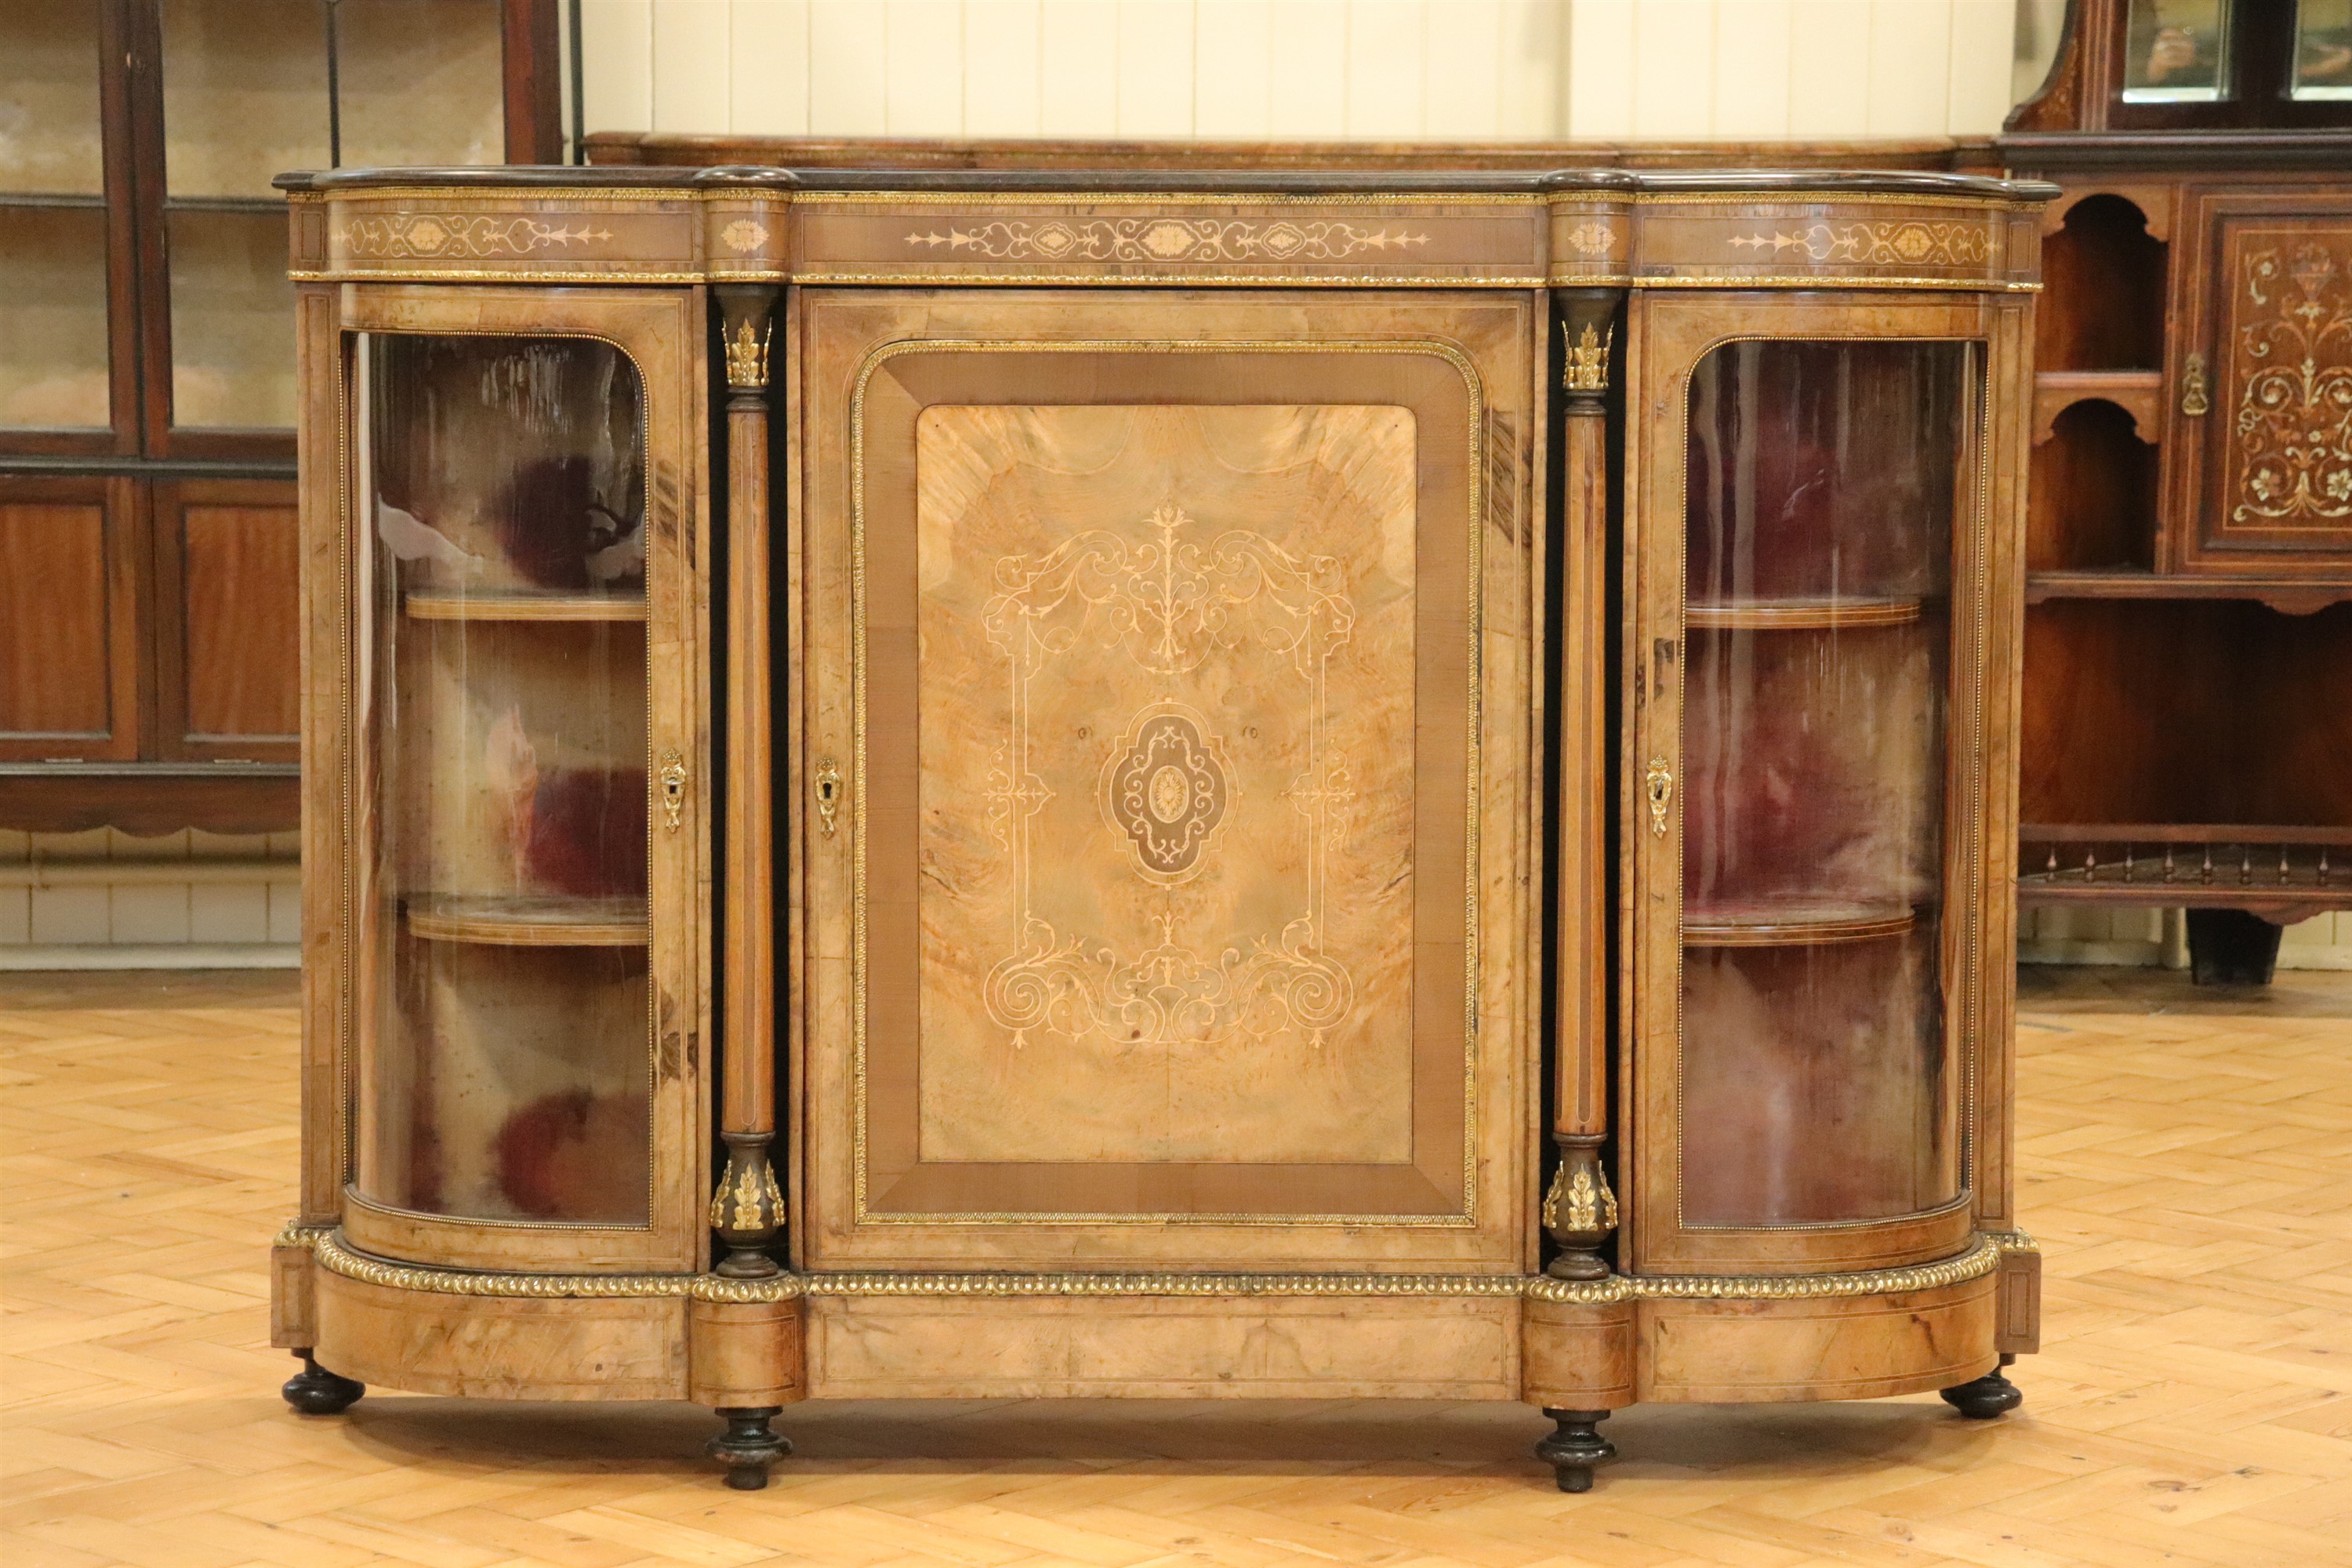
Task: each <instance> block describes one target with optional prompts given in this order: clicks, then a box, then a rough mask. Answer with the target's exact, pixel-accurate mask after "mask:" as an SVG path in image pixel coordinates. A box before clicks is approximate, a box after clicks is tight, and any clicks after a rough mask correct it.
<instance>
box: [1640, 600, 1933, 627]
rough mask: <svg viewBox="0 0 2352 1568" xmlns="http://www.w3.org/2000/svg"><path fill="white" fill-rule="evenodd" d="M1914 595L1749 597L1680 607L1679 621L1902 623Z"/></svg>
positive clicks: (1912, 610)
mask: <svg viewBox="0 0 2352 1568" xmlns="http://www.w3.org/2000/svg"><path fill="white" fill-rule="evenodd" d="M1921 604H1922V601H1921V600H1918V599H1748V600H1739V601H1736V602H1728V603H1724V602H1711V603H1710V602H1696V603H1692V604H1688V605H1684V606H1683V624H1684V625H1685V626H1691V627H1695V628H1697V629H1699V630H1704V631H1757V632H1812V631H1843V630H1848V629H1853V628H1858V627H1864V626H1909V625H1911V624H1912V623H1913V622H1914V621H1916V620H1917V619H1918V618H1919V609H1920V605H1921Z"/></svg>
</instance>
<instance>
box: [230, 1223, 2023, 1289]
mask: <svg viewBox="0 0 2352 1568" xmlns="http://www.w3.org/2000/svg"><path fill="white" fill-rule="evenodd" d="M277 1245H278V1246H279V1247H307V1248H309V1249H310V1254H311V1256H312V1257H314V1258H317V1259H318V1261H319V1265H320V1268H324V1269H326V1270H327V1271H328V1272H329V1273H330V1274H337V1275H341V1277H342V1278H344V1279H356V1280H358V1281H359V1282H360V1283H362V1284H363V1285H380V1286H383V1287H384V1288H386V1289H394V1290H418V1291H423V1292H425V1293H427V1294H431V1295H440V1296H499V1297H523V1298H530V1299H535V1300H563V1299H567V1298H570V1299H578V1298H598V1299H607V1300H609V1299H614V1298H627V1297H676V1298H683V1299H685V1300H695V1301H723V1302H730V1303H743V1302H758V1301H788V1300H794V1299H796V1298H799V1297H803V1296H868V1297H870V1296H992V1297H997V1296H1190V1297H1211V1296H1319V1297H1395V1296H1452V1297H1485V1298H1494V1297H1509V1296H1523V1297H1526V1298H1527V1299H1528V1300H1535V1301H1549V1302H1555V1303H1566V1304H1570V1305H1575V1306H1607V1305H1610V1304H1612V1303H1614V1302H1618V1301H1631V1300H1677V1301H1690V1300H1725V1301H1798V1300H1825V1299H1833V1298H1838V1297H1852V1296H1887V1295H1896V1294H1900V1293H1902V1292H1905V1291H1910V1290H1933V1289H1940V1288H1941V1287H1944V1286H1947V1285H1958V1284H1963V1283H1965V1282H1967V1281H1968V1280H1970V1279H1982V1278H1984V1277H1985V1276H1986V1275H1988V1274H1990V1273H1992V1272H1993V1271H1994V1270H1996V1269H1998V1268H2000V1261H2001V1259H2002V1258H2004V1257H2006V1256H2008V1255H2009V1254H2011V1253H2022V1252H2038V1251H2040V1250H2041V1248H2040V1247H2037V1246H2036V1245H2035V1243H2034V1240H2033V1238H2032V1237H2030V1236H2028V1235H2026V1234H2025V1233H2024V1232H2023V1231H1988V1232H1986V1233H1984V1234H1983V1235H1981V1236H1979V1237H1978V1238H1977V1241H1976V1244H1975V1245H1974V1246H1973V1247H1969V1250H1968V1251H1966V1252H1963V1253H1961V1254H1960V1255H1959V1256H1958V1257H1957V1258H1946V1259H1944V1260H1943V1261H1941V1262H1939V1263H1920V1264H1913V1265H1910V1266H1907V1267H1906V1268H1873V1269H1867V1270H1864V1271H1862V1272H1859V1273H1851V1274H1763V1275H1748V1274H1721V1275H1712V1274H1657V1275H1644V1276H1638V1277H1632V1276H1627V1275H1622V1274H1612V1275H1611V1276H1610V1277H1609V1278H1607V1279H1589V1280H1588V1279H1549V1278H1548V1277H1545V1276H1542V1275H1520V1274H1165V1273H1160V1274H1141V1273H1139V1274H920V1273H908V1274H880V1273H844V1274H780V1275H778V1276H776V1277H775V1278H774V1279H726V1278H723V1277H721V1276H719V1275H717V1274H477V1273H470V1272H467V1271H466V1270H463V1269H455V1268H419V1267H416V1266H414V1265H410V1264H401V1263H390V1262H386V1261H384V1260H383V1259H382V1258H370V1257H367V1256H366V1255H364V1254H362V1253H357V1252H353V1251H352V1250H351V1249H350V1248H348V1247H344V1246H343V1245H342V1243H341V1240H340V1239H338V1237H337V1235H336V1233H335V1232H334V1231H333V1230H331V1229H326V1228H323V1227H320V1226H300V1225H289V1226H287V1227H286V1228H285V1229H284V1230H282V1231H280V1232H278V1239H277Z"/></svg>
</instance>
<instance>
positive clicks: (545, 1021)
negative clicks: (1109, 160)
mask: <svg viewBox="0 0 2352 1568" xmlns="http://www.w3.org/2000/svg"><path fill="white" fill-rule="evenodd" d="M641 150H642V148H641ZM786 151H787V150H785V149H778V150H777V155H778V157H779V159H780V160H781V159H782V157H783V156H784V155H785V152H786ZM878 155H879V154H878V153H877V156H878ZM285 183H286V184H287V185H288V186H289V189H290V191H291V194H292V223H293V247H294V249H293V254H294V258H295V265H294V271H295V277H296V279H297V284H298V287H299V288H300V289H302V290H303V292H302V295H301V300H302V303H301V305H300V310H301V311H302V316H301V321H302V344H303V348H302V359H301V363H300V375H299V382H298V386H297V397H298V403H299V407H300V409H301V419H302V433H303V440H304V442H305V444H306V445H305V451H306V453H307V454H308V455H309V456H310V459H311V461H310V464H309V466H308V467H307V468H306V470H305V474H306V487H307V488H306V490H305V494H304V502H303V505H304V529H305V533H304V539H305V545H304V558H305V560H306V562H307V563H309V567H308V575H307V579H306V581H307V584H308V590H309V592H308V601H307V602H308V606H309V616H310V627H311V637H312V643H311V647H312V649H313V655H314V657H313V659H312V663H311V669H312V677H311V686H310V690H309V692H308V693H307V695H306V700H307V709H306V712H307V723H308V725H309V736H310V752H309V753H308V754H309V757H310V766H309V768H308V769H307V770H306V776H305V788H306V790H307V791H309V795H308V800H309V810H308V812H307V813H306V828H307V832H308V838H307V841H306V869H307V871H308V873H309V881H308V887H307V891H306V897H307V898H308V900H310V902H309V916H310V918H309V925H310V964H309V966H308V969H307V972H306V981H307V985H308V991H307V998H308V1000H307V1006H308V1025H307V1036H306V1038H307V1057H306V1060H307V1062H308V1064H309V1066H308V1069H307V1070H308V1072H309V1074H310V1077H309V1079H308V1086H309V1091H308V1093H307V1095H306V1100H305V1138H304V1150H305V1156H304V1186H303V1207H302V1213H301V1214H300V1215H299V1216H298V1218H297V1220H296V1222H295V1223H294V1224H293V1225H292V1226H289V1228H288V1230H287V1231H286V1232H285V1234H284V1235H283V1236H282V1237H280V1240H279V1244H278V1247H277V1249H276V1253H275V1265H276V1271H277V1279H276V1286H277V1288H276V1292H275V1308H274V1319H273V1329H274V1335H275V1339H276V1342H278V1344H280V1345H282V1346H285V1347H286V1348H288V1349H290V1350H292V1351H294V1352H296V1353H297V1354H298V1355H299V1356H300V1357H301V1358H302V1359H303V1362H304V1370H303V1371H302V1372H301V1373H300V1374H299V1375H298V1376H297V1377H296V1378H295V1379H294V1381H293V1382H292V1383H290V1384H289V1385H288V1389H287V1394H288V1397H289V1400H290V1401H291V1402H293V1403H294V1404H295V1405H297V1407H298V1408H300V1409H303V1410H307V1411H311V1412H319V1413H329V1412H332V1411H335V1410H339V1409H341V1408H343V1407H344V1406H346V1405H349V1404H350V1403H351V1402H352V1400H353V1399H356V1398H358V1397H359V1396H360V1395H361V1394H362V1384H364V1383H367V1382H381V1383H388V1384H394V1385H395V1386H398V1387H402V1388H406V1389H413V1390H419V1391H425V1392H434V1393H445V1394H475V1395H493V1396H499V1397H514V1398H566V1399H623V1398H626V1399H679V1398H685V1399H692V1400H697V1401H699V1402H700V1403H702V1404H705V1405H710V1406H712V1407H714V1408H716V1409H717V1410H718V1411H719V1413H720V1414H721V1415H725V1416H726V1417H727V1419H728V1423H729V1425H728V1427H727V1430H726V1431H725V1433H724V1434H723V1435H722V1436H719V1437H718V1438H716V1439H714V1441H713V1445H712V1451H713V1452H714V1454H716V1455H717V1456H718V1457H719V1458H721V1459H723V1460H724V1461H726V1463H727V1464H728V1465H729V1467H730V1480H731V1481H732V1482H733V1483H734V1484H737V1485H741V1486H757V1485H761V1484H763V1483H764V1479H765V1477H766V1471H767V1466H768V1465H769V1463H770V1462H771V1461H772V1460H773V1459H775V1458H779V1457H780V1456H781V1455H782V1453H783V1452H784V1451H785V1450H786V1445H785V1444H784V1443H783V1441H782V1438H780V1437H779V1436H776V1435H775V1434H774V1432H773V1431H772V1429H771V1426H770V1423H771V1422H772V1419H773V1418H774V1417H775V1416H776V1415H778V1414H779V1413H780V1411H781V1410H782V1408H783V1407H784V1406H786V1405H790V1404H792V1403H793V1402H794V1401H796V1400H800V1399H804V1398H809V1397H813V1396H835V1397H887V1396H905V1397H968V1396H969V1397H1051V1396H1067V1397H1087V1396H1121V1397H1196V1396H1202V1395H1223V1394H1242V1395H1253V1396H1260V1397H1315V1398H1331V1397H1346V1396H1358V1395H1361V1396H1385V1397H1406V1398H1430V1399H1449V1400H1458V1399H1473V1398H1476V1399H1518V1400H1524V1401H1527V1402H1528V1403H1530V1404H1533V1405H1538V1406H1540V1407H1542V1408H1543V1409H1545V1410H1546V1411H1547V1413H1548V1414H1549V1415H1551V1416H1552V1417H1553V1418H1554V1420H1555V1421H1556V1422H1557V1423H1558V1424H1559V1425H1558V1430H1557V1432H1556V1433H1555V1434H1554V1435H1553V1436H1549V1437H1548V1438H1546V1439H1545V1440H1544V1442H1543V1443H1542V1445H1541V1446H1540V1447H1539V1448H1538V1454H1539V1456H1540V1457H1541V1458H1542V1459H1544V1460H1545V1461H1547V1462H1548V1463H1549V1464H1550V1465H1551V1466H1552V1467H1553V1468H1554V1469H1555V1471H1556V1473H1557V1476H1558V1479H1559V1484H1560V1485H1561V1486H1563V1487H1565V1488H1568V1489H1583V1488H1584V1487H1587V1486H1589V1485H1591V1477H1592V1471H1593V1468H1594V1467H1595V1466H1596V1465H1599V1464H1601V1463H1602V1462H1603V1461H1605V1460H1606V1459H1607V1458H1610V1457H1611V1455H1612V1453H1613V1449H1612V1447H1611V1445H1610V1444H1609V1442H1608V1441H1607V1440H1606V1439H1605V1438H1603V1437H1602V1436H1601V1435H1600V1431H1599V1423H1600V1422H1601V1420H1602V1419H1603V1418H1604V1417H1605V1416H1606V1415H1607V1414H1608V1412H1610V1411H1611V1410H1613V1409H1616V1408H1618V1407H1620V1406H1622V1405H1628V1404H1632V1403H1634V1402H1636V1401H1643V1400H1664V1401H1751V1400H1778V1399H1832V1398H1863V1397H1870V1396H1874V1395H1879V1394H1900V1393H1910V1392H1919V1391H1925V1390H1940V1391H1942V1392H1944V1394H1945V1395H1946V1397H1947V1399H1948V1401H1949V1402H1950V1403H1951V1404H1952V1405H1955V1406H1957V1407H1958V1409H1959V1410H1960V1411H1961V1412H1962V1414H1963V1415H1971V1416H1989V1415H1998V1414H2000V1413H2001V1412H2002V1411H2005V1410H2007V1409H2009V1408H2011V1407H2013V1406H2014V1405H2015V1404H2016V1403H2017V1401H2018V1398H2019V1397H2020V1396H2019V1393H2018V1391H2017V1389H2016V1388H2015V1387H2014V1386H2012V1385H2011V1384H2009V1383H2008V1382H2007V1381H2006V1380H2005V1379H2004V1378H2003V1377H2002V1376H2001V1375H2000V1371H1999V1368H2000V1365H2002V1364H2003V1363H2006V1362H2007V1361H2008V1360H2009V1359H2010V1358H2011V1357H2012V1356H2014V1355H2015V1354H2017V1353H2019V1352H2024V1351H2029V1350H2031V1349H2032V1348H2033V1346H2034V1343H2035V1335H2036V1333H2037V1327H2036V1323H2037V1311H2038V1295H2037V1289H2038V1279H2039V1275H2038V1272H2037V1257H2036V1253H2035V1251H2034V1248H2033V1245H2032V1241H2031V1240H2030V1239H2029V1238H2027V1237H2025V1236H2024V1234H2023V1233H2022V1232H2021V1231H2020V1230H2019V1229H2018V1228H2017V1226H2016V1221H2015V1215H2014V1214H2013V1213H2012V1210H2011V1190H2010V1186H2011V1184H2010V1175H2009V1163H2008V1161H2009V1156H2008V1151H2009V1141H2010V1133H2009V1129H2010V1125H2011V1111H2010V1106H2009V1084H2010V1082H2011V1049H2010V1030H2011V943H2012V941H2013V929H2012V924H2011V917H2010V913H2009V910H2010V903H2011V893H2012V885H2013V884H2012V878H2013V870H2012V868H2011V862H2010V860H2009V858H2008V851H2007V848H2006V846H2007V845H2008V843H2009V842H2010V840H2011V833H2012V832H2013V829H2014V812H2015V806H2014V776H2013V772H2012V770H2013V765H2014V764H2013V758H2014V755H2015V751H2014V735H2015V726H2016V721H2017V716H2016V707H2015V699H2014V689H2015V662H2014V661H2015V645H2016V641H2017V627H2018V615H2019V592H2018V584H2019V578H2020V572H2021V552H2020V524H2021V502H2022V493H2023V462H2024V458H2023V454H2024V450H2025V441H2026V435H2027V416H2028V412H2029V407H2030V401H2031V379H2030V374H2029V364H2028V345H2029V343H2030V342H2031V339H2032V319H2033V317H2032V312H2033V300H2034V293H2035V290H2036V289H2037V287H2038V267H2039V257H2038V237H2039V227H2038V224H2039V208H2040V204H2041V203H2042V200H2043V199H2044V198H2045V197H2046V195H2048V191H2047V188H2046V187H2042V186H2039V185H2033V184H2009V183H2003V182H1999V181H1988V180H1981V179H1973V178H1968V177H1962V176H1953V175H1937V174H1909V175H1906V174H1835V175H1819V176H1808V175H1801V174H1778V175H1775V174H1745V175H1741V174H1719V175H1718V174H1644V175H1636V174H1627V173H1623V172H1619V171H1580V172H1570V173H1561V174H1510V173H1490V174H1414V175H1412V176H1411V177H1406V176H1403V175H1402V174H1397V173H1395V172H1390V173H1386V174H1383V173H1380V172H1365V171H1355V172H1351V173H1343V172H1323V173H1317V174H1312V175H1303V174H1297V173H1295V172H1294V173H1293V174H1288V175H1285V176H1282V177H1278V178H1259V177H1253V176H1235V175H1231V174H1223V175H1220V174H1208V173H1196V174H1192V176H1191V177H1189V178H1175V177H1171V176H1170V175H1169V174H1166V173H1165V172H1158V173H1147V174H1138V173H1136V172H1134V171H1129V170H1121V169H1108V170H1101V171H1095V172H1086V173H1076V174H1074V173H1069V172H1066V171H1065V172H1062V173H1060V174H1055V175H1052V176H1049V177H1044V178H1036V177H1030V178H1021V179H1013V178H1007V177H1005V176H1004V175H1003V174H1001V173H999V172H994V171H989V170H966V171H959V172H955V173H952V174H936V173H933V174H922V173H918V172H914V171H899V172H897V173H887V172H886V173H883V174H875V173H873V172H870V171H853V172H841V171H835V170H824V169H814V168H808V169H794V168H791V167H773V168H755V167H730V168H725V169H708V170H705V169H698V168H691V167H681V168H664V167H651V168H639V169H632V170H597V171H585V172H579V173H573V174H562V173H558V172H555V171H532V172H530V174H528V175H522V174H508V175H491V174H485V175H474V176H467V175H463V174H457V173H450V174H436V175H432V176H429V177H426V176H419V175H417V174H414V173H403V174H393V173H383V174H327V175H316V176H289V177H288V179H287V181H286V182H285ZM1922 1415H1923V1418H1924V1416H1925V1412H1922ZM1937 1418H1943V1417H1942V1415H1941V1413H1940V1412H1939V1413H1938V1414H1937Z"/></svg>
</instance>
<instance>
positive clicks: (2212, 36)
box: [2124, 0, 2230, 103]
mask: <svg viewBox="0 0 2352 1568" xmlns="http://www.w3.org/2000/svg"><path fill="white" fill-rule="evenodd" d="M2229 57H2230V0H2131V11H2130V14H2129V18H2128V20H2127V21H2126V26H2125V29H2124V101H2125V102H2126V103H2211V102H2213V101H2215V100H2218V99H2221V98H2223V97H2226V96H2227V94H2228V82H2229Z"/></svg>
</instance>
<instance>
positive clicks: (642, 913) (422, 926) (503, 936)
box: [406, 895, 651, 947]
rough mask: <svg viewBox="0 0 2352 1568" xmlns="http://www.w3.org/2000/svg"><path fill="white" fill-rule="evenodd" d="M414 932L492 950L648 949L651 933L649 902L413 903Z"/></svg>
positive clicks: (452, 898)
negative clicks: (507, 948) (528, 948)
mask: <svg viewBox="0 0 2352 1568" xmlns="http://www.w3.org/2000/svg"><path fill="white" fill-rule="evenodd" d="M406 913H407V921H408V931H409V934H410V935H412V936H416V937H421V938H423V939H424V940H425V941H426V942H477V943H479V944H481V945H483V946H487V947H643V946H645V945H646V942H648V941H649V940H651V938H650V931H651V927H650V925H649V923H648V921H647V920H646V901H645V900H643V899H562V898H529V897H514V898H499V897H491V896H476V897H467V896H462V895H442V896H437V897H432V898H419V899H413V900H410V901H409V903H408V906H407V910H406Z"/></svg>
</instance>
